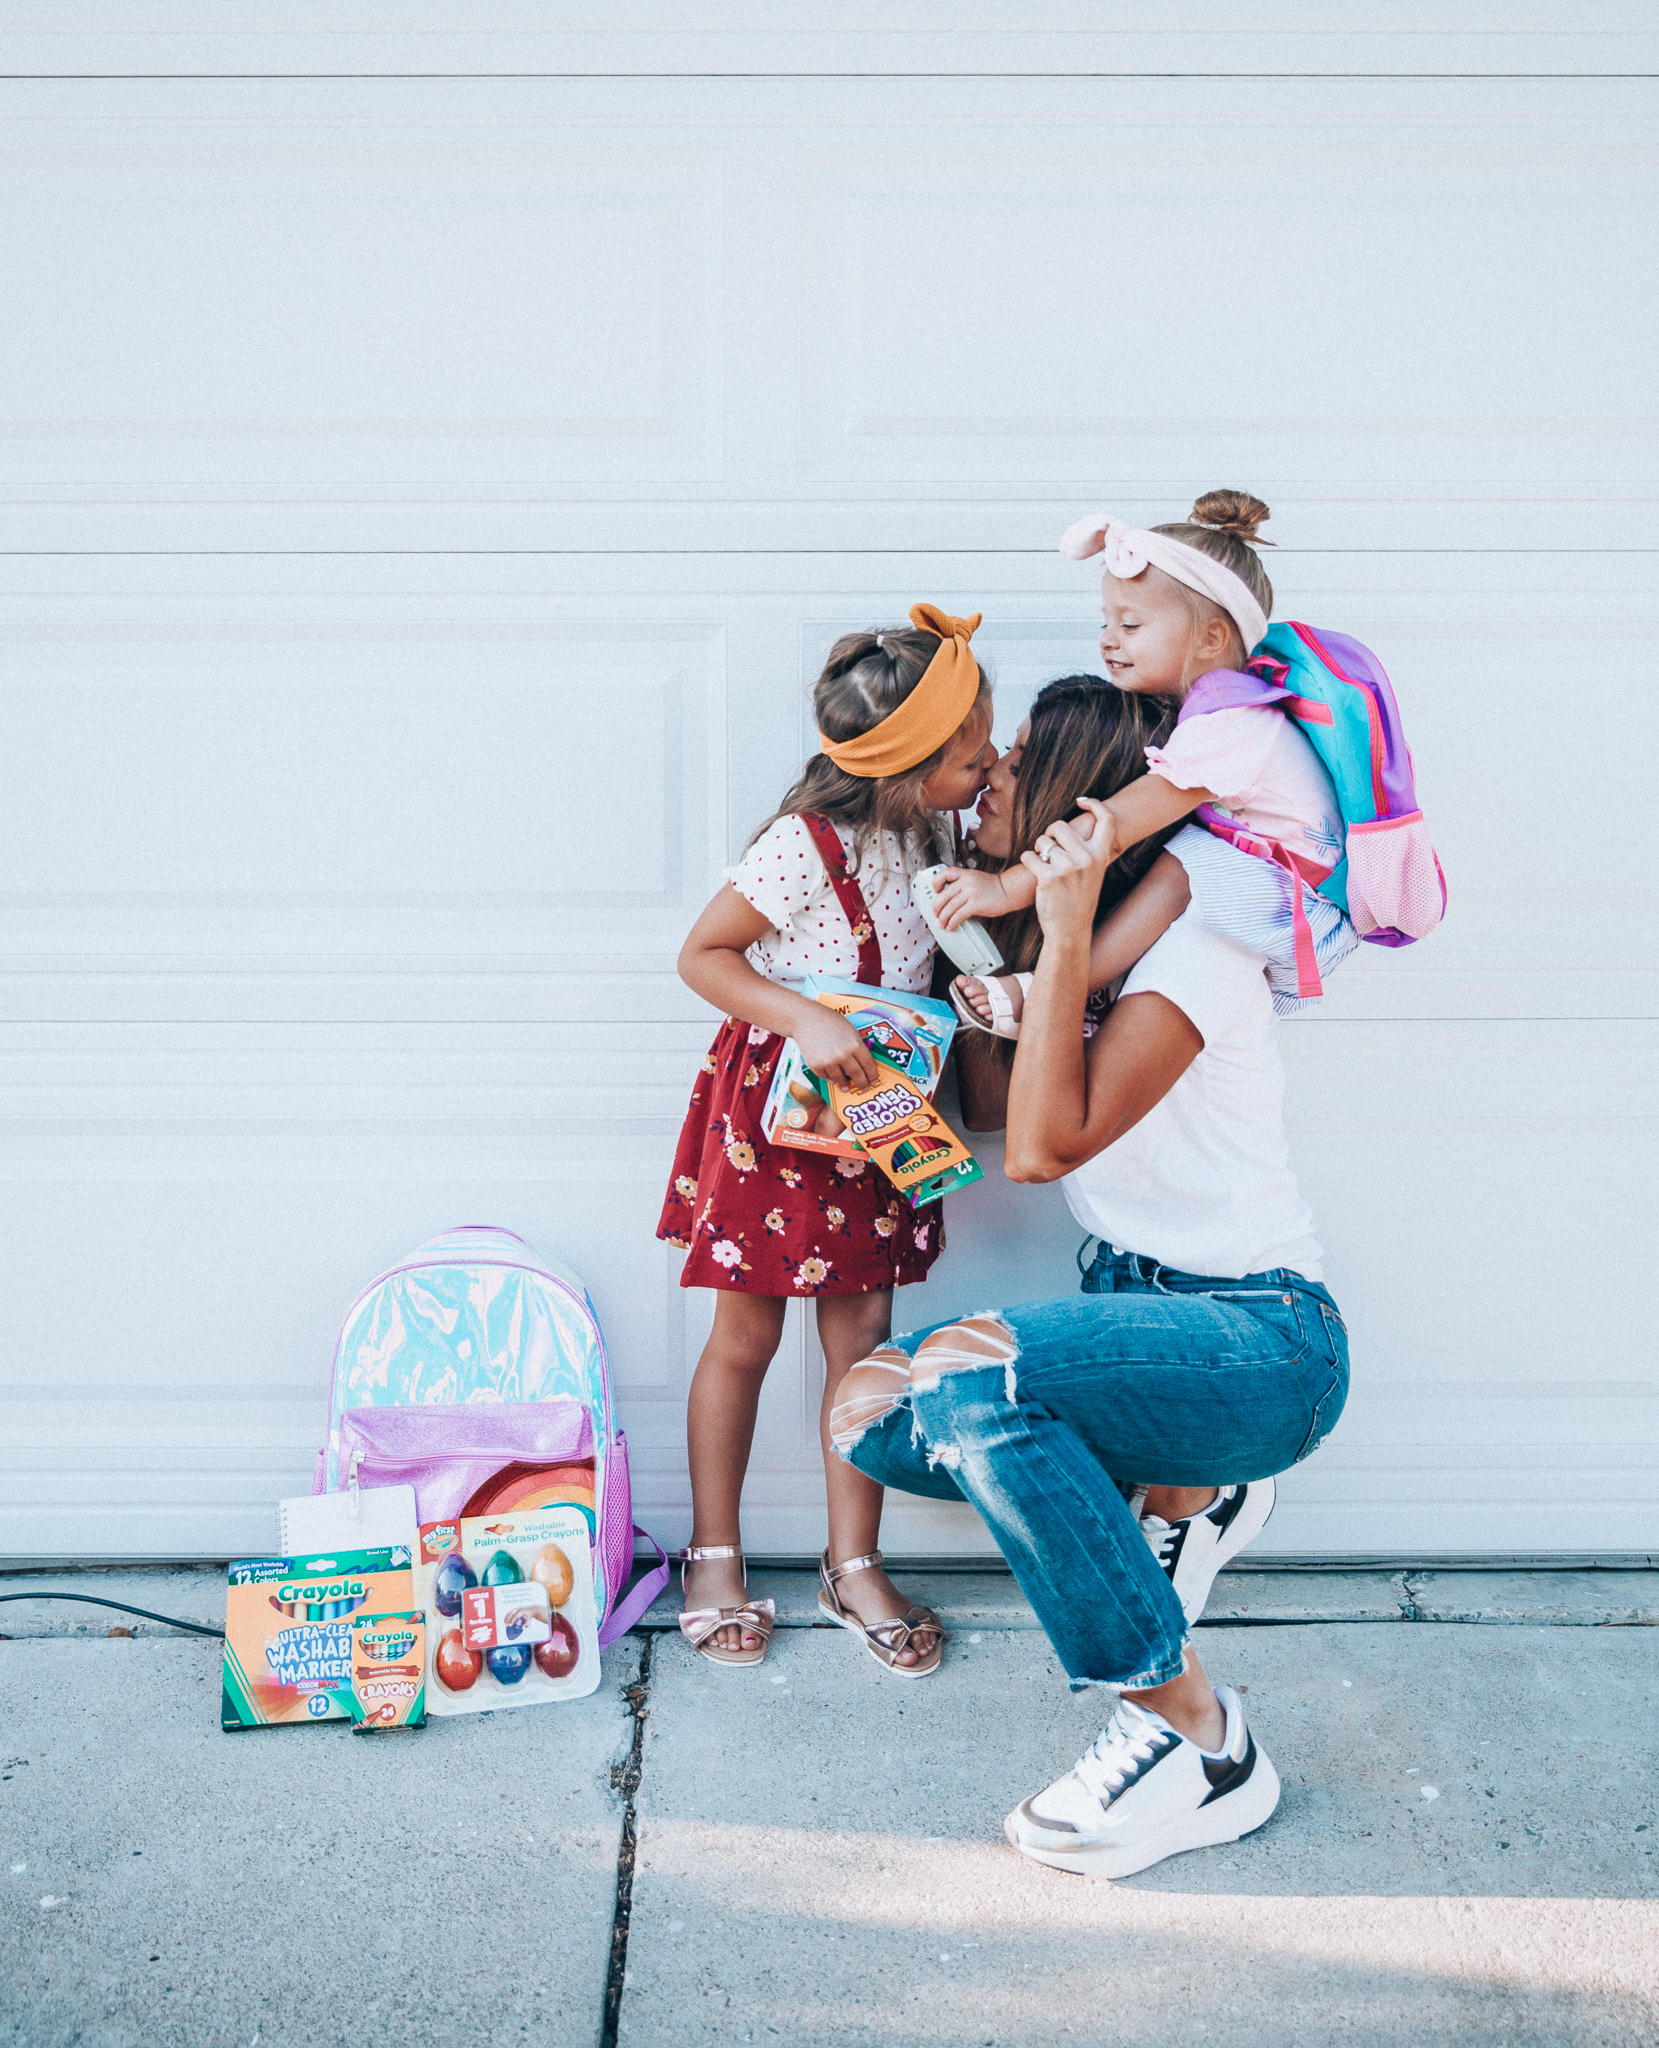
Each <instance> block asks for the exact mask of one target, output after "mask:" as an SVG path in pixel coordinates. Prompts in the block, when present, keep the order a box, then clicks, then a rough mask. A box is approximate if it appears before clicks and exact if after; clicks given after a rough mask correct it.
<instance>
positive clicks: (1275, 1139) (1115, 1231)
mask: <svg viewBox="0 0 1659 2048" xmlns="http://www.w3.org/2000/svg"><path fill="white" fill-rule="evenodd" d="M1149 992H1150V993H1152V994H1154V995H1161V996H1166V997H1167V998H1168V999H1169V1001H1170V1002H1172V1003H1174V1004H1175V1006H1176V1007H1177V1009H1179V1010H1181V1011H1183V1012H1184V1013H1185V1014H1186V1016H1188V1017H1189V1018H1190V1019H1191V1020H1192V1022H1193V1024H1194V1025H1196V1027H1197V1028H1198V1031H1199V1032H1200V1034H1201V1035H1202V1037H1203V1040H1204V1049H1203V1051H1202V1052H1201V1053H1200V1054H1199V1055H1198V1057H1197V1059H1195V1060H1194V1061H1193V1063H1192V1065H1191V1066H1190V1067H1188V1069H1187V1071H1186V1072H1185V1073H1184V1074H1183V1075H1182V1076H1181V1078H1180V1080H1179V1081H1177V1082H1176V1084H1175V1086H1174V1087H1173V1088H1172V1089H1171V1090H1170V1091H1169V1093H1168V1094H1167V1095H1166V1096H1165V1097H1164V1098H1163V1100H1162V1101H1161V1102H1159V1103H1156V1104H1154V1105H1153V1107H1152V1108H1151V1109H1150V1110H1148V1111H1147V1113H1146V1115H1145V1116H1143V1117H1142V1118H1141V1120H1140V1122H1139V1123H1138V1124H1136V1126H1135V1128H1134V1129H1133V1130H1132V1131H1127V1132H1125V1134H1124V1135H1123V1136H1122V1137H1121V1138H1119V1139H1118V1141H1117V1143H1116V1144H1115V1145H1108V1146H1107V1148H1106V1150H1105V1151H1104V1152H1098V1153H1096V1155H1095V1156H1094V1158H1093V1159H1091V1160H1088V1161H1087V1162H1086V1163H1085V1164H1084V1165H1082V1166H1079V1167H1077V1168H1076V1169H1075V1170H1074V1171H1073V1172H1071V1173H1068V1174H1067V1175H1066V1176H1065V1178H1064V1180H1063V1181H1062V1182H1061V1186H1062V1187H1063V1188H1064V1189H1065V1191H1066V1200H1067V1202H1068V1203H1069V1204H1070V1206H1071V1213H1072V1214H1073V1215H1074V1216H1075V1217H1076V1218H1077V1220H1078V1222H1079V1223H1081V1224H1082V1225H1083V1227H1084V1229H1085V1230H1089V1231H1093V1232H1094V1234H1095V1235H1096V1236H1097V1237H1102V1238H1104V1239H1105V1240H1106V1242H1107V1243H1108V1244H1111V1245H1115V1246H1116V1247H1117V1248H1118V1249H1119V1250H1120V1251H1130V1252H1140V1253H1142V1254H1143V1255H1144V1256H1146V1257H1148V1258H1153V1259H1156V1260H1158V1262H1159V1263H1160V1264H1161V1265H1165V1266H1173V1267H1175V1268H1176V1269H1177V1270H1178V1271H1180V1272H1184V1273H1203V1274H1212V1275H1214V1276H1215V1277H1217V1278H1219V1279H1227V1280H1237V1279H1241V1278H1242V1277H1243V1276H1244V1275H1245V1274H1246V1273H1263V1272H1267V1271H1269V1270H1270V1269H1271V1268H1273V1267H1276V1266H1285V1267H1288V1268H1289V1269H1290V1270H1291V1271H1292V1272H1295V1273H1300V1274H1302V1276H1303V1277H1304V1278H1305V1279H1308V1280H1318V1279H1321V1278H1322V1277H1323V1274H1322V1271H1321V1266H1320V1261H1321V1259H1322V1257H1323V1256H1324V1254H1323V1250H1322V1247H1321V1246H1320V1243H1319V1240H1318V1238H1316V1237H1315V1236H1314V1234H1313V1217H1312V1215H1311V1213H1310V1212H1309V1209H1308V1205H1307V1204H1306V1202H1304V1201H1303V1200H1302V1197H1301V1195H1300V1194H1299V1193H1298V1192H1297V1187H1296V1176H1295V1175H1294V1174H1293V1173H1292V1172H1291V1170H1290V1148H1289V1146H1288V1144H1287V1143H1286V1140H1285V1126H1284V1092H1285V1074H1284V1068H1283V1066H1282V1065H1281V1063H1280V1060H1279V1045H1278V1033H1277V1027H1276V1025H1275V1023H1274V1020H1273V1005H1272V1001H1271V998H1270V996H1269V993H1268V986H1267V979H1266V976H1265V974H1264V973H1263V961H1262V958H1261V956H1260V954H1258V953H1252V952H1249V951H1247V950H1246V949H1245V948H1244V947H1243V946H1239V945H1235V944H1234V943H1233V941H1232V940H1231V939H1226V938H1223V937H1222V936H1221V935H1220V934H1219V933H1218V932H1214V931H1209V930H1206V928H1205V926H1204V924H1203V922H1202V920H1201V919H1200V917H1199V916H1198V913H1197V909H1196V906H1194V907H1192V908H1189V909H1188V910H1187V911H1186V912H1185V913H1184V915H1182V916H1181V917H1179V918H1177V919H1176V921H1175V923H1174V924H1172V925H1171V926H1170V928H1169V930H1168V931H1167V932H1165V933H1164V935H1163V937H1162V938H1161V939H1159V940H1158V942H1157V944H1156V945H1154V946H1152V947H1150V948H1149V949H1148V950H1147V952H1146V954H1145V955H1144V957H1143V958H1142V959H1140V960H1139V961H1137V962H1136V964H1135V966H1134V967H1133V968H1132V969H1131V970H1130V972H1129V976H1128V978H1127V980H1126V981H1125V982H1124V984H1123V994H1124V995H1125V996H1132V995H1142V994H1146V993H1149Z"/></svg>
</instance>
